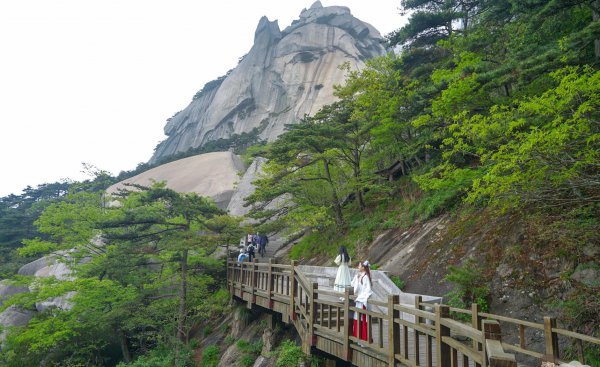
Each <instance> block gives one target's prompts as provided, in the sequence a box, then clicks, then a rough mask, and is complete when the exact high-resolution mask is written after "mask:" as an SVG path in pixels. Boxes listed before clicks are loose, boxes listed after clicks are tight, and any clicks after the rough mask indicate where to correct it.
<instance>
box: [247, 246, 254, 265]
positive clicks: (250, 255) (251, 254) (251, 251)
mask: <svg viewBox="0 0 600 367" xmlns="http://www.w3.org/2000/svg"><path fill="white" fill-rule="evenodd" d="M246 250H247V252H248V261H250V262H252V260H254V258H255V257H256V255H255V254H256V247H255V245H254V242H250V244H249V245H248V248H247V249H246Z"/></svg>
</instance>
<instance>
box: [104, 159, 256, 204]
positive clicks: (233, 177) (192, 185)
mask: <svg viewBox="0 0 600 367" xmlns="http://www.w3.org/2000/svg"><path fill="white" fill-rule="evenodd" d="M243 170H244V164H243V162H242V161H241V160H240V158H239V157H238V156H237V155H235V154H233V153H231V152H214V153H206V154H201V155H196V156H193V157H188V158H184V159H180V160H177V161H174V162H170V163H167V164H163V165H161V166H158V167H156V168H153V169H151V170H148V171H146V172H143V173H141V174H139V175H137V176H134V177H131V178H129V179H127V180H124V181H122V182H119V183H117V184H115V185H113V186H111V187H109V188H108V190H107V192H108V193H109V194H112V193H115V192H117V190H118V189H119V188H124V187H125V183H133V184H138V185H146V186H148V185H151V184H152V181H153V180H154V181H156V182H160V181H166V183H167V187H168V188H170V189H173V190H175V191H177V192H195V193H197V194H199V195H202V196H206V197H209V198H212V199H213V200H214V201H215V203H216V204H217V206H219V207H220V208H222V209H225V208H227V204H228V203H229V200H230V199H231V196H232V195H233V193H234V191H235V188H236V184H237V182H238V181H239V177H238V172H240V171H243Z"/></svg>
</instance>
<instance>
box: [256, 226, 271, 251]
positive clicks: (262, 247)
mask: <svg viewBox="0 0 600 367" xmlns="http://www.w3.org/2000/svg"><path fill="white" fill-rule="evenodd" d="M256 236H257V238H258V240H257V242H258V253H259V254H260V257H265V251H266V249H267V244H268V243H269V237H267V235H266V234H260V233H259V232H257V233H256Z"/></svg>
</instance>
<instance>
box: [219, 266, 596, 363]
mask: <svg viewBox="0 0 600 367" xmlns="http://www.w3.org/2000/svg"><path fill="white" fill-rule="evenodd" d="M227 281H228V286H229V289H230V292H231V295H232V296H234V297H238V298H240V299H242V300H244V301H246V302H247V305H248V307H249V308H250V307H252V306H253V305H257V306H260V307H263V308H265V309H269V310H273V311H274V312H277V313H280V314H281V315H282V319H283V320H284V321H287V322H289V323H292V324H293V325H294V327H295V328H296V330H297V332H298V334H299V335H300V338H301V340H302V345H303V350H304V351H305V353H307V354H309V353H310V352H311V348H316V349H318V350H320V351H322V352H325V353H327V354H329V355H332V356H334V357H336V358H339V359H341V360H345V361H350V362H351V363H352V364H353V365H355V366H359V367H384V366H399V365H406V366H427V367H433V366H439V367H457V366H462V367H467V366H470V367H480V366H484V367H485V366H491V367H503V366H515V367H516V366H517V358H518V357H519V356H527V357H528V358H530V359H531V358H533V359H535V360H537V361H538V363H537V365H538V366H539V365H541V361H550V362H554V363H557V364H558V363H561V362H563V361H562V360H561V359H560V356H561V351H560V350H559V343H558V338H559V336H561V337H565V338H569V339H570V340H571V341H573V344H574V345H579V346H581V347H582V346H583V344H584V343H591V344H595V345H600V339H598V338H594V337H591V336H587V335H583V334H578V333H574V332H571V331H568V330H564V329H561V328H557V326H556V320H555V319H553V318H550V317H545V318H544V323H543V324H538V323H533V322H529V321H523V320H518V319H513V318H509V317H505V316H500V315H493V314H489V313H484V312H480V310H479V308H478V306H477V305H473V307H472V308H471V309H470V310H465V309H457V308H452V307H449V306H447V305H443V304H435V305H434V307H433V309H432V305H431V304H430V303H424V302H423V301H422V299H421V297H420V296H417V297H415V300H414V305H406V304H400V299H399V296H398V295H389V296H388V299H387V302H382V301H376V300H372V301H369V304H370V305H373V306H377V307H372V308H371V309H370V310H363V309H358V308H356V307H354V306H355V305H354V299H355V297H354V295H353V292H352V289H350V288H347V289H346V291H345V293H339V292H334V291H333V290H332V289H322V288H319V285H318V284H317V283H315V282H310V281H309V279H308V278H307V277H306V276H305V275H304V274H302V272H300V271H299V269H298V264H297V262H295V261H293V262H292V263H291V264H277V263H274V262H273V261H272V260H270V261H269V262H267V263H259V262H252V263H241V264H239V263H237V262H235V261H233V260H230V259H228V261H227ZM340 297H341V298H342V300H340ZM450 312H455V313H461V314H464V315H467V316H468V317H467V318H468V319H470V320H471V322H470V323H463V322H460V321H457V320H454V319H452V318H451V317H450ZM355 314H357V315H365V316H366V317H367V319H368V335H369V340H368V341H364V340H360V339H358V338H356V337H354V336H352V332H351V328H352V327H351V323H352V321H353V316H354V315H355ZM501 327H502V328H503V329H504V330H506V329H507V328H511V329H513V330H518V335H519V344H518V345H513V344H509V343H505V342H502V340H501V335H502V330H501ZM528 330H535V331H537V332H541V333H543V338H544V341H545V343H544V347H545V348H544V350H534V348H532V347H530V346H528V344H527V340H526V333H527V332H528ZM581 350H582V349H581ZM578 359H579V360H580V361H583V360H582V359H583V356H582V355H580V356H579V358H578Z"/></svg>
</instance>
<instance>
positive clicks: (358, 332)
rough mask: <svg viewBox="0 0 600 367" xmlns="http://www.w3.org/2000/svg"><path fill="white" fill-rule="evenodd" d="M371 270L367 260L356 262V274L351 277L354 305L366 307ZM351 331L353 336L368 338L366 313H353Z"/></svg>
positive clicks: (370, 291)
mask: <svg viewBox="0 0 600 367" xmlns="http://www.w3.org/2000/svg"><path fill="white" fill-rule="evenodd" d="M371 286H372V282H371V270H370V264H369V261H367V260H365V261H361V262H360V263H358V274H356V275H355V276H354V278H353V279H352V287H354V295H355V296H356V307H357V308H362V309H363V310H366V309H367V306H368V305H367V301H368V300H369V297H371V295H372V294H373V291H372V290H371ZM352 333H353V335H354V336H355V337H357V338H359V339H362V340H369V335H368V328H367V315H365V314H364V313H359V312H355V313H354V328H353V329H352Z"/></svg>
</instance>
